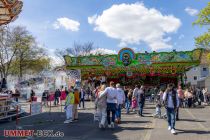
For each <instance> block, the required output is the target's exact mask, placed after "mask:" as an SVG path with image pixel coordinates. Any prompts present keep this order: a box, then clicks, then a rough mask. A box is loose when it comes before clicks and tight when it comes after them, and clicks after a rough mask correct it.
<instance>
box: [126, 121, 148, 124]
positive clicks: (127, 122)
mask: <svg viewBox="0 0 210 140" xmlns="http://www.w3.org/2000/svg"><path fill="white" fill-rule="evenodd" d="M122 123H123V124H129V123H152V122H151V121H122Z"/></svg>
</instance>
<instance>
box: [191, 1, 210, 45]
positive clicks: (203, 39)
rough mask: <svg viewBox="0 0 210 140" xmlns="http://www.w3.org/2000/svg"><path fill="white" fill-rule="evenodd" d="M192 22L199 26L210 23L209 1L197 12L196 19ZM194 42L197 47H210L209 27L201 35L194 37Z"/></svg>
mask: <svg viewBox="0 0 210 140" xmlns="http://www.w3.org/2000/svg"><path fill="white" fill-rule="evenodd" d="M193 24H194V25H200V26H209V25H210V2H208V5H207V6H206V7H205V8H203V9H202V10H201V11H200V12H199V14H198V19H197V20H196V21H195V22H194V23H193ZM195 44H196V46H197V47H201V48H208V49H210V29H208V31H207V32H206V33H204V34H203V35H201V36H199V37H196V38H195Z"/></svg>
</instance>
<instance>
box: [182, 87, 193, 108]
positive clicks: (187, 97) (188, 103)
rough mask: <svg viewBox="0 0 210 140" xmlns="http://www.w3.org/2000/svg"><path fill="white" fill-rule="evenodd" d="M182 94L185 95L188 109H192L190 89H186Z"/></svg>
mask: <svg viewBox="0 0 210 140" xmlns="http://www.w3.org/2000/svg"><path fill="white" fill-rule="evenodd" d="M184 94H185V97H186V99H187V106H188V107H189V108H191V107H192V100H193V94H192V90H191V89H190V88H188V89H186V91H185V93H184Z"/></svg>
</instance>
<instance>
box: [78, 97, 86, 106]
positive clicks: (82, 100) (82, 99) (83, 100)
mask: <svg viewBox="0 0 210 140" xmlns="http://www.w3.org/2000/svg"><path fill="white" fill-rule="evenodd" d="M81 102H82V107H83V108H85V99H84V98H81V99H80V103H79V107H80V106H81Z"/></svg>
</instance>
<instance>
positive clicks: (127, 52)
mask: <svg viewBox="0 0 210 140" xmlns="http://www.w3.org/2000/svg"><path fill="white" fill-rule="evenodd" d="M134 59H135V53H134V51H133V50H132V49H130V48H123V49H121V50H120V51H119V53H118V60H119V61H122V63H123V65H124V66H128V65H130V64H131V63H132V60H134Z"/></svg>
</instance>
